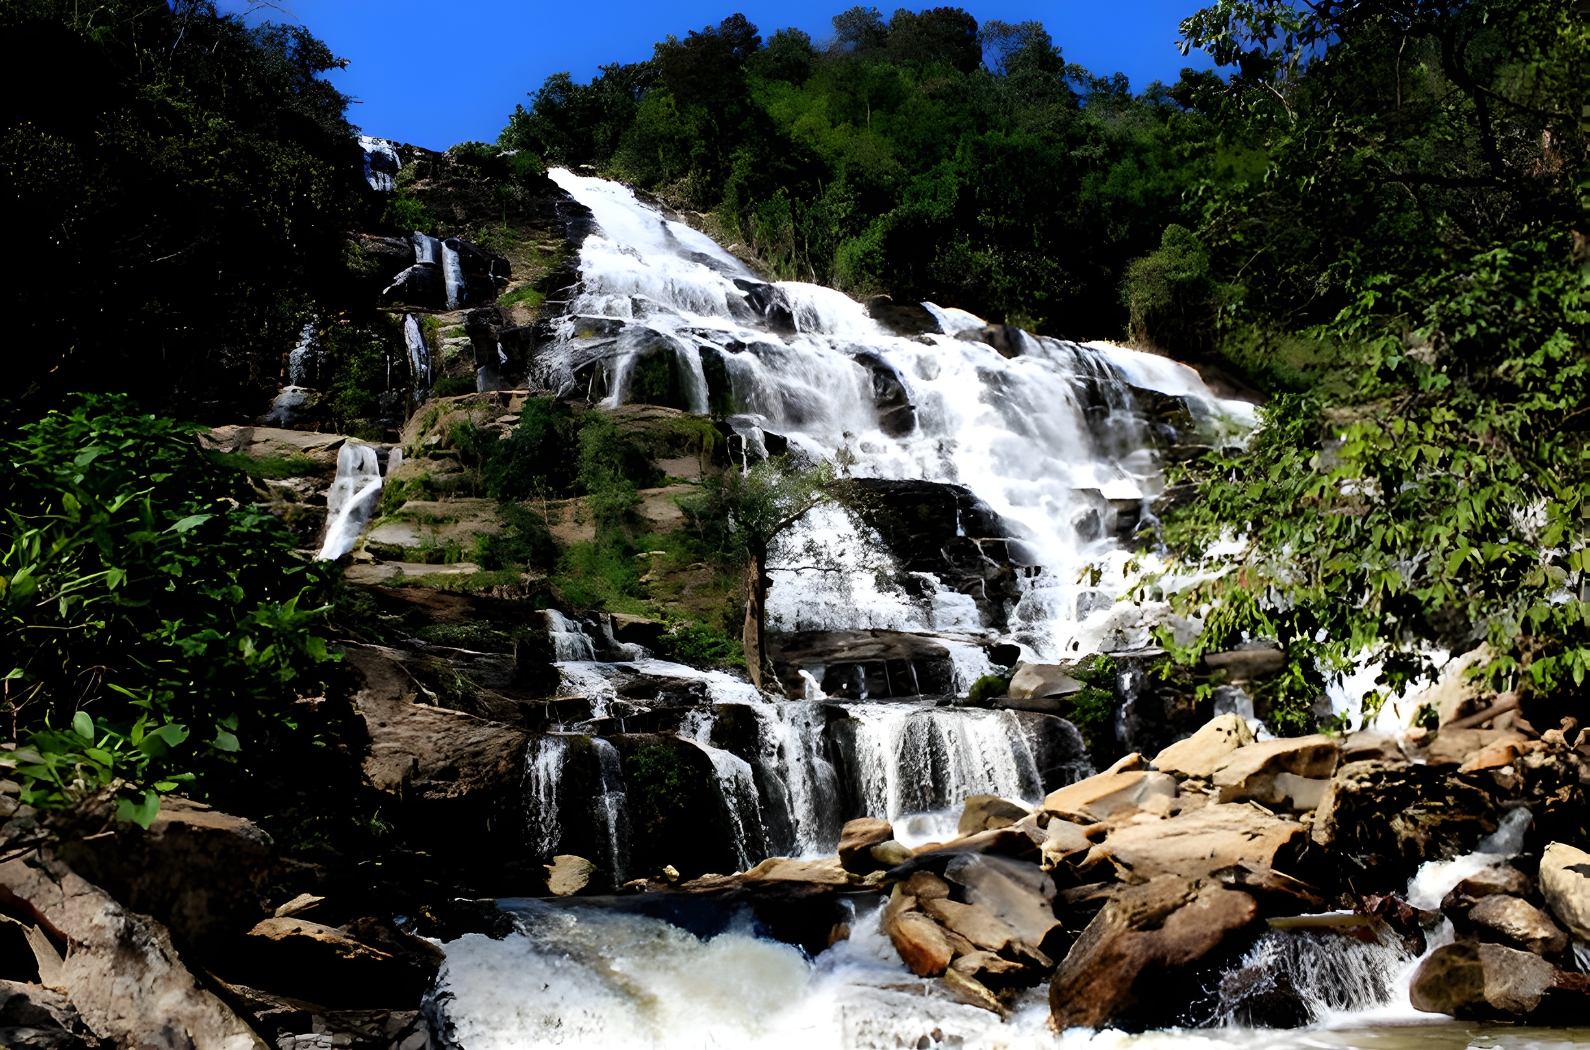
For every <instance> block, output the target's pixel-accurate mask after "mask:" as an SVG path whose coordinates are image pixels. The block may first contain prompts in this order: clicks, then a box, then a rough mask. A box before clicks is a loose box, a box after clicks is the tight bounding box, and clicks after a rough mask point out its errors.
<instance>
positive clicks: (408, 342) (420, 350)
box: [403, 314, 431, 404]
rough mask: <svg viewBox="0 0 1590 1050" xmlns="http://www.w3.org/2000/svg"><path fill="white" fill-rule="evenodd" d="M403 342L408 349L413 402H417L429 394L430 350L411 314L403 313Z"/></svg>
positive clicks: (423, 399)
mask: <svg viewBox="0 0 1590 1050" xmlns="http://www.w3.org/2000/svg"><path fill="white" fill-rule="evenodd" d="M403 343H404V345H405V346H407V347H408V351H409V375H410V376H411V377H412V381H413V386H414V403H415V404H419V403H421V402H423V401H425V400H426V399H427V398H429V397H430V396H431V351H430V348H429V347H427V346H426V345H425V336H424V335H422V334H421V333H420V325H419V322H418V321H416V320H414V315H413V314H404V315H403Z"/></svg>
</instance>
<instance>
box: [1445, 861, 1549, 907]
mask: <svg viewBox="0 0 1590 1050" xmlns="http://www.w3.org/2000/svg"><path fill="white" fill-rule="evenodd" d="M1453 892H1454V893H1461V894H1462V895H1463V896H1465V897H1472V898H1474V899H1475V900H1478V899H1479V898H1481V897H1489V896H1490V895H1491V894H1493V893H1506V894H1509V895H1511V896H1514V897H1527V896H1529V895H1530V894H1531V893H1534V892H1535V884H1534V882H1532V881H1531V880H1530V878H1529V876H1528V875H1525V874H1524V873H1523V872H1521V871H1519V870H1518V869H1517V868H1515V867H1513V866H1512V865H1511V864H1496V865H1493V866H1491V867H1489V868H1486V869H1485V870H1483V871H1479V872H1476V873H1475V874H1473V875H1470V876H1469V877H1468V878H1466V879H1464V880H1463V881H1462V882H1460V883H1458V884H1457V886H1456V887H1454V889H1453Z"/></svg>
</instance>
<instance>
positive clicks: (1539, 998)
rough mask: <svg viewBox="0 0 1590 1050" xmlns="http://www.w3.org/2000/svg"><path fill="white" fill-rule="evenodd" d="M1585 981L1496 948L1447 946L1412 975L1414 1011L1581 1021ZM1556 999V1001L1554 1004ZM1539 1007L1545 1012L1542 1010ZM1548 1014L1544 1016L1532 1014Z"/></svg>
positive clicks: (1531, 956)
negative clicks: (1563, 1018)
mask: <svg viewBox="0 0 1590 1050" xmlns="http://www.w3.org/2000/svg"><path fill="white" fill-rule="evenodd" d="M1585 992H1586V978H1585V976H1584V975H1583V974H1576V973H1564V972H1563V971H1561V970H1559V969H1558V968H1557V967H1555V966H1553V965H1552V964H1551V963H1549V962H1547V961H1546V960H1545V959H1542V958H1541V957H1540V956H1538V955H1534V954H1531V953H1530V952H1522V951H1518V950H1516V949H1513V948H1507V947H1504V946H1503V945H1500V944H1445V945H1442V946H1441V947H1439V948H1437V949H1436V950H1435V951H1433V952H1431V953H1430V954H1429V955H1428V956H1426V957H1425V959H1424V961H1423V962H1421V963H1420V964H1419V968H1418V969H1417V970H1415V971H1414V974H1413V979H1412V982H1411V983H1410V985H1409V988H1408V999H1409V1001H1410V1002H1411V1003H1412V1004H1413V1008H1414V1009H1415V1010H1422V1011H1424V1012H1425V1013H1434V1014H1452V1015H1453V1016H1456V1017H1464V1018H1469V1017H1472V1018H1480V1019H1491V1018H1495V1019H1514V1018H1519V1017H1531V1019H1532V1020H1551V1019H1555V1016H1554V1015H1561V1016H1564V1017H1573V1016H1577V1017H1579V1018H1582V1017H1583V1010H1584V1008H1585V1005H1586V994H1585ZM1553 1000H1554V1001H1553ZM1543 1003H1544V1004H1545V1005H1546V1006H1547V1009H1546V1010H1541V1009H1540V1008H1541V1007H1542V1005H1543ZM1537 1014H1546V1015H1547V1016H1546V1017H1538V1016H1532V1015H1537Z"/></svg>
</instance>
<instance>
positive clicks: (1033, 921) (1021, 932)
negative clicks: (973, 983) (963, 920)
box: [923, 854, 1061, 948]
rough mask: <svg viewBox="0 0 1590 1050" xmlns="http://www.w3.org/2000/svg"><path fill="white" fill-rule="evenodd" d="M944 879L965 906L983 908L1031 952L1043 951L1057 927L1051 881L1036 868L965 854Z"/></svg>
mask: <svg viewBox="0 0 1590 1050" xmlns="http://www.w3.org/2000/svg"><path fill="white" fill-rule="evenodd" d="M944 877H945V878H946V879H948V880H949V881H950V882H954V883H957V884H958V885H960V886H961V887H963V888H964V896H965V898H966V901H967V903H969V904H976V905H979V906H981V907H984V908H987V909H988V910H989V911H990V912H992V913H993V915H994V916H995V917H996V918H998V919H999V920H1000V921H1001V922H1003V923H1005V924H1006V925H1007V926H1009V927H1010V928H1011V929H1013V930H1015V931H1016V934H1017V936H1019V937H1020V938H1021V939H1022V940H1023V941H1024V942H1026V943H1027V944H1030V945H1032V946H1033V947H1034V948H1043V947H1044V945H1045V941H1046V940H1047V939H1048V938H1049V935H1050V933H1051V932H1052V931H1054V929H1055V928H1056V927H1058V926H1061V923H1060V921H1059V920H1058V919H1056V918H1055V914H1054V898H1055V885H1054V879H1053V878H1051V877H1050V876H1049V874H1048V873H1047V872H1045V871H1044V870H1043V869H1042V868H1040V867H1039V866H1038V865H1036V864H1032V863H1030V862H1028V861H1021V860H1014V859H1012V858H1010V857H997V856H988V855H986V854H984V855H978V854H967V855H964V856H960V857H956V858H955V859H954V860H952V861H950V863H949V865H948V866H947V867H946V868H945V869H944ZM946 896H947V895H946ZM923 906H924V907H926V904H925V899H924V904H923Z"/></svg>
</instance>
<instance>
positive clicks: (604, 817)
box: [591, 737, 629, 885]
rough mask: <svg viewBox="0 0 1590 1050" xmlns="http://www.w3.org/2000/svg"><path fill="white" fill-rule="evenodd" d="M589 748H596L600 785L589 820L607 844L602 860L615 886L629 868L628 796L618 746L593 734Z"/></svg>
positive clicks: (593, 800)
mask: <svg viewBox="0 0 1590 1050" xmlns="http://www.w3.org/2000/svg"><path fill="white" fill-rule="evenodd" d="M591 747H592V748H593V749H595V751H596V768H597V775H598V778H599V787H600V790H599V791H598V792H597V794H596V796H595V797H594V798H593V799H592V800H591V819H592V821H593V822H594V823H595V824H596V826H597V827H598V828H600V829H601V832H602V836H601V837H602V839H603V841H604V843H605V844H606V847H607V848H606V850H605V853H606V855H605V856H603V857H602V858H601V861H602V863H603V865H604V866H605V867H606V868H607V870H608V872H610V873H611V876H612V880H613V883H614V885H618V884H621V883H622V882H623V881H624V873H625V871H626V869H627V868H628V867H629V796H628V795H627V794H626V793H625V791H624V769H623V764H622V763H621V762H620V761H619V757H618V749H617V748H616V747H614V746H613V745H612V744H611V743H609V742H608V741H606V740H603V739H602V738H601V737H593V738H592V739H591Z"/></svg>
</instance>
